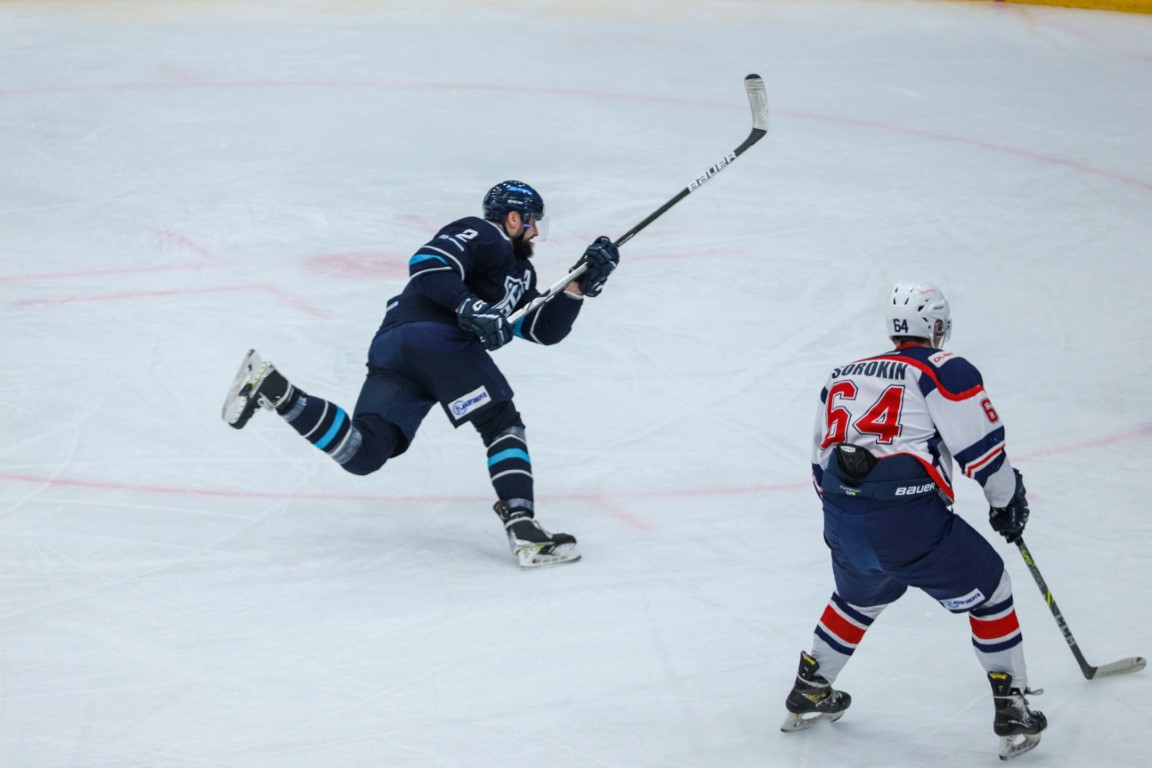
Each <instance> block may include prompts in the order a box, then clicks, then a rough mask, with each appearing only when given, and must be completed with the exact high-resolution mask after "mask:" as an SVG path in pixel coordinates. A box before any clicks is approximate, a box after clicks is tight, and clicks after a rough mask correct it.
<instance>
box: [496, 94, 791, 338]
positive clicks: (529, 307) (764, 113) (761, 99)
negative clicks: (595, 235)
mask: <svg viewBox="0 0 1152 768" xmlns="http://www.w3.org/2000/svg"><path fill="white" fill-rule="evenodd" d="M744 90H745V92H746V93H747V94H748V106H749V107H751V108H752V132H751V133H749V134H748V138H746V139H744V143H743V144H741V145H740V146H738V147H736V149H734V150H732V151H731V152H729V153H728V154H727V155H725V156H724V157H723V158H721V159H720V161H719V162H717V163H716V164H714V165H712V166H711V167H709V168H708V170H706V171H705V172H704V173H702V174H700V175H699V176H697V177H696V178H695V179H694V180H693V181H692V182H691V183H690V184H689V185H688V186H686V187H685V188H684V189H682V190H680V191H679V192H678V193H677V194H676V196H675V197H673V198H672V199H671V200H669V201H668V202H666V203H664V205H662V206H660V207H659V208H657V209H656V210H655V211H653V212H652V213H651V214H650V215H649V216H648V218H646V219H644V221H642V222H640V223H639V224H637V225H636V226H634V227H632V229H630V230H628V231H627V232H625V233H624V234H623V235H621V236H620V237H619V238H617V239H616V243H615V244H616V247H617V248H619V247H620V246H622V245H624V243H626V242H628V241H629V240H631V239H632V238H633V237H635V236H636V235H637V233H639V232H640V230H642V229H644V227H646V226H648V225H649V224H651V223H652V222H654V221H656V219H658V218H660V217H661V216H663V215H664V214H665V213H666V212H667V211H668V209H669V208H671V207H672V206H674V205H676V203H678V202H680V201H681V200H683V199H684V198H686V197H688V195H690V194H692V193H693V192H695V191H696V190H697V189H699V188H700V187H701V186H703V185H704V182H706V181H708V180H709V179H711V178H712V177H713V176H715V175H716V174H718V173H720V171H722V170H724V169H725V168H727V167H728V166H730V165H732V163H734V162H736V158H738V157H740V155H742V154H744V153H745V152H746V151H747V150H748V148H749V147H751V146H752V145H753V144H755V143H756V142H758V141H760V139H762V138H763V137H764V134H766V133H768V96H767V94H766V93H765V91H764V81H763V80H762V79H761V78H760V75H748V76H747V77H745V78H744ZM585 269H587V267H586V266H585V265H584V262H583V260H581V261H580V262H579V263H578V264H576V266H575V267H573V268H572V270H571V271H569V272H568V274H567V275H565V276H564V279H562V280H560V281H559V282H558V283H556V284H555V285H553V286H552V287H551V288H549V289H548V290H547V291H545V292H544V293H542V294H540V295H539V296H537V297H536V298H535V299H533V300H532V301H530V302H529V303H528V304H526V305H525V306H524V307H523V308H522V309H520V310H517V311H516V312H513V313H512V315H511V316H510V317H509V318H508V322H509V323H513V324H515V323H516V322H518V321H519V320H521V319H522V318H523V317H524V316H525V315H527V314H528V313H529V312H531V311H533V310H535V309H536V308H537V307H539V306H540V305H541V304H544V303H545V302H547V301H548V300H549V299H551V298H552V297H553V296H555V295H556V294H558V293H560V292H561V291H562V290H564V288H566V287H567V286H568V284H569V283H571V282H572V281H573V280H575V279H576V278H578V277H580V275H582V274H584V271H585Z"/></svg>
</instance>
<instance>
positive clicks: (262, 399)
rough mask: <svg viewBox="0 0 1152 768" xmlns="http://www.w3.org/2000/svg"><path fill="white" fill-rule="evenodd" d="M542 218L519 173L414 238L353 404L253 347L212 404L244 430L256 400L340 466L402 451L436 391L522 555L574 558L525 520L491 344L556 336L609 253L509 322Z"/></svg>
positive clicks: (605, 245) (518, 467) (523, 482)
mask: <svg viewBox="0 0 1152 768" xmlns="http://www.w3.org/2000/svg"><path fill="white" fill-rule="evenodd" d="M546 227H547V220H546V219H545V216H544V200H543V198H541V196H540V194H539V193H538V192H537V191H536V190H535V189H533V188H532V187H530V186H529V185H528V184H525V183H524V182H521V181H504V182H501V183H500V184H497V185H496V186H494V187H492V188H491V189H490V190H489V191H488V193H487V194H486V195H485V197H484V202H483V218H479V217H475V216H469V217H466V218H463V219H460V220H458V221H454V222H452V223H451V224H449V225H447V226H446V227H444V228H443V229H441V230H440V231H439V232H437V233H436V235H435V236H434V237H433V238H432V239H431V240H429V241H428V242H427V243H426V244H424V245H423V246H421V247H420V248H419V249H417V251H416V253H415V255H413V256H412V258H411V260H410V261H409V264H408V272H409V279H408V282H407V284H406V285H405V287H404V290H403V291H402V292H401V293H400V295H399V296H396V297H393V298H392V299H389V300H388V303H387V307H386V312H385V315H384V321H383V323H382V324H381V326H380V329H379V330H378V331H377V333H376V336H375V338H374V339H373V340H372V344H371V346H370V347H369V350H368V374H367V378H366V379H365V381H364V384H363V386H362V388H361V390H360V397H359V399H358V401H357V403H356V408H355V410H353V412H352V415H351V417H349V415H348V413H347V412H346V411H345V410H344V409H343V408H341V407H340V406H338V405H336V404H335V403H331V402H328V401H327V400H323V399H321V398H319V397H316V396H315V395H312V394H308V393H306V392H304V391H303V390H302V389H300V388H299V387H298V386H295V385H294V384H292V383H291V382H289V381H288V379H286V378H285V377H284V375H283V374H282V373H281V372H280V371H278V370H276V368H275V366H273V365H272V364H271V363H269V362H266V361H264V360H262V359H261V358H260V356H259V355H258V354H257V353H256V351H255V350H252V351H250V352H249V353H248V355H247V356H246V357H245V358H244V361H243V362H242V363H241V366H240V371H239V372H238V373H237V375H236V378H235V381H234V382H233V384H232V386H231V388H230V389H229V390H228V395H227V397H226V399H225V402H224V408H223V412H222V415H223V417H224V420H225V421H226V422H227V423H228V424H230V425H231V426H233V427H235V428H236V429H242V428H243V427H244V426H245V424H247V423H248V420H249V419H251V417H252V415H253V414H254V413H255V411H256V409H257V408H258V407H263V408H265V409H268V410H274V411H276V412H277V413H278V414H280V416H282V417H283V418H284V419H285V420H286V421H287V422H288V423H289V424H290V425H291V426H292V427H293V428H294V429H295V430H296V431H297V432H299V433H300V434H301V435H303V436H304V438H305V439H307V440H308V441H309V442H311V443H312V444H313V445H315V446H316V447H317V448H319V449H320V450H322V451H324V452H325V453H327V454H328V455H329V456H331V457H332V458H333V459H335V461H336V462H337V463H338V464H339V465H340V466H341V467H343V468H344V469H345V470H347V471H348V472H351V473H353V474H357V475H367V474H369V473H372V472H375V471H376V470H378V469H380V468H381V467H382V466H383V465H384V463H385V462H386V461H388V459H390V458H392V457H394V456H399V455H400V454H402V453H404V452H405V451H406V450H408V447H409V445H410V444H411V442H412V440H413V438H414V437H415V435H416V431H417V429H418V428H419V426H420V424H421V422H422V421H423V420H424V417H425V416H426V415H427V414H428V412H429V410H431V408H432V406H434V405H436V404H437V403H439V404H440V406H441V407H442V408H443V409H444V412H445V414H447V416H448V418H449V420H450V421H451V422H452V424H453V426H456V427H459V426H460V425H462V424H465V423H469V424H471V425H472V426H473V427H474V428H475V429H476V431H477V432H478V433H479V434H480V438H481V440H482V441H483V443H484V446H485V448H486V451H487V463H488V474H489V477H490V479H491V482H492V488H493V490H494V491H495V493H496V498H497V502H496V504H495V510H496V513H497V515H499V517H500V519H501V522H502V523H503V525H504V529H505V531H506V533H507V537H508V542H509V545H510V547H511V549H512V554H513V555H514V556H515V557H516V558H517V560H518V561H519V563H520V565H521V566H522V567H525V568H530V567H536V566H543V565H553V564H556V563H565V562H572V561H575V560H577V559H579V557H580V554H579V552H578V551H577V549H576V539H575V537H573V536H571V535H569V534H566V533H549V532H548V531H546V530H545V529H543V528H542V527H541V526H540V524H539V523H538V522H537V521H536V514H535V500H534V499H535V497H534V493H533V479H532V461H531V458H530V455H529V453H528V442H527V438H526V437H525V430H524V422H523V421H522V420H521V418H520V414H519V412H518V411H517V410H516V407H515V405H514V403H513V399H512V398H513V393H512V388H511V386H510V385H509V384H508V381H507V380H506V379H505V377H504V375H503V373H501V371H500V369H499V368H497V366H496V364H495V362H494V361H493V359H492V357H491V356H490V355H489V352H491V351H492V350H495V349H498V348H499V347H501V346H503V345H505V344H507V343H508V342H509V341H511V340H512V339H513V338H514V337H519V338H522V339H526V340H528V341H531V342H534V343H537V344H555V343H557V342H559V341H561V340H562V339H564V337H565V336H567V335H568V333H569V331H570V330H571V329H572V324H573V322H575V320H576V318H577V316H578V315H579V314H580V309H581V307H582V306H583V302H584V299H585V298H586V297H589V298H590V297H595V296H599V295H600V292H601V291H602V290H603V288H604V284H605V282H606V281H607V279H608V277H609V275H611V274H612V271H613V270H614V269H615V268H616V265H617V263H618V262H619V259H620V254H619V252H618V251H617V249H616V246H615V245H614V244H613V243H612V241H611V240H610V239H609V238H607V237H601V238H599V239H597V240H596V241H595V242H594V243H592V244H591V245H590V246H588V248H587V249H586V250H585V252H584V256H583V258H582V261H583V263H584V264H585V265H586V267H587V269H586V271H585V272H584V273H583V274H582V275H580V276H579V277H578V278H577V279H575V280H573V281H572V282H571V283H570V284H568V286H566V288H565V289H564V291H563V292H561V293H559V294H557V295H556V296H554V297H553V298H551V299H549V300H548V301H546V302H544V303H543V304H540V305H539V306H538V307H536V308H534V309H532V311H531V312H528V313H527V314H525V315H524V316H523V317H522V318H521V319H519V320H518V321H517V322H516V323H515V324H510V323H509V322H508V317H509V315H510V314H512V313H513V312H514V311H515V310H516V309H518V308H520V307H523V306H524V305H526V304H528V303H529V302H530V301H532V299H534V298H536V297H537V296H539V295H540V294H541V292H540V291H539V290H538V289H537V287H536V269H535V267H534V266H533V265H532V261H531V258H532V251H533V245H534V242H533V241H534V240H535V239H536V238H537V237H538V236H539V237H540V238H541V239H543V237H544V234H545V231H546Z"/></svg>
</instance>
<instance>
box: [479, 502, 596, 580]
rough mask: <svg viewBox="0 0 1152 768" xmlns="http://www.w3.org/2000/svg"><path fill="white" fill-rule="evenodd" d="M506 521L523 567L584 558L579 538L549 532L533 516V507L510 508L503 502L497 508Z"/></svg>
mask: <svg viewBox="0 0 1152 768" xmlns="http://www.w3.org/2000/svg"><path fill="white" fill-rule="evenodd" d="M493 509H494V510H496V514H497V515H499V516H500V519H501V520H503V521H504V530H505V531H507V533H508V546H509V547H511V549H512V554H513V556H515V557H516V559H517V560H518V561H519V562H520V567H521V568H538V567H539V566H542V565H557V564H559V563H572V562H575V561H577V560H579V559H580V553H579V552H577V551H576V537H575V536H572V535H570V534H567V533H548V531H546V530H544V529H543V528H541V527H540V524H539V523H537V522H536V520H535V519H534V518H533V514H532V511H531V510H528V509H510V508H509V507H508V504H507V503H505V502H503V501H498V502H496V505H495V506H494V507H493Z"/></svg>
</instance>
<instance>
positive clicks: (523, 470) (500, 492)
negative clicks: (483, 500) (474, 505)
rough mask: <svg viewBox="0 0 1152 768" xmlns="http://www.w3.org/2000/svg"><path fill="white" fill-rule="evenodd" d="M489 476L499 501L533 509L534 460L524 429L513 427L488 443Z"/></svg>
mask: <svg viewBox="0 0 1152 768" xmlns="http://www.w3.org/2000/svg"><path fill="white" fill-rule="evenodd" d="M488 476H489V477H490V478H491V479H492V488H493V489H494V490H495V491H496V498H498V499H504V500H506V501H509V502H512V501H516V502H521V501H526V502H528V503H527V505H523V504H521V505H520V506H527V507H528V508H529V509H531V508H532V499H533V496H532V492H533V486H532V459H531V458H530V457H529V456H528V441H527V439H526V438H525V436H524V428H523V427H509V428H508V429H506V430H504V431H503V432H501V433H500V434H499V435H497V436H496V438H495V439H494V440H493V441H492V442H491V443H489V444H488ZM513 506H515V505H513Z"/></svg>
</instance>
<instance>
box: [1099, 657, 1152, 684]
mask: <svg viewBox="0 0 1152 768" xmlns="http://www.w3.org/2000/svg"><path fill="white" fill-rule="evenodd" d="M1147 664H1148V661H1147V659H1145V658H1144V657H1143V656H1130V657H1129V658H1127V659H1120V661H1114V662H1112V663H1111V664H1103V665H1101V666H1099V667H1096V671H1095V672H1094V673H1093V674H1092V679H1093V680H1095V679H1096V678H1098V677H1111V676H1113V675H1127V674H1129V673H1132V672H1139V671H1140V670H1142V669H1144V667H1145V666H1147Z"/></svg>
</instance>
